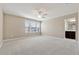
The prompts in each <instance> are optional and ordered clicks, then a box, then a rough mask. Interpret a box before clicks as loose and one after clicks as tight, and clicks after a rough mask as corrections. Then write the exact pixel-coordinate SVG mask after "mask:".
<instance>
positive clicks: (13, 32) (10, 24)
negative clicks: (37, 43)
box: [3, 14, 40, 39]
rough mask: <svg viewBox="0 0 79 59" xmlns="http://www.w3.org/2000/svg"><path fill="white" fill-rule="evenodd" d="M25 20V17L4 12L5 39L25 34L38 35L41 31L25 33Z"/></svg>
mask: <svg viewBox="0 0 79 59" xmlns="http://www.w3.org/2000/svg"><path fill="white" fill-rule="evenodd" d="M25 20H27V19H26V18H24V17H20V16H15V15H10V14H4V34H3V38H4V39H9V38H18V37H24V36H36V35H40V32H39V33H28V32H27V33H25Z"/></svg>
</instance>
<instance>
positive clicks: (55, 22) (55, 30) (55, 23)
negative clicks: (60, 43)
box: [42, 13, 77, 38]
mask: <svg viewBox="0 0 79 59" xmlns="http://www.w3.org/2000/svg"><path fill="white" fill-rule="evenodd" d="M72 17H76V18H77V13H73V14H69V15H64V16H60V17H57V18H54V19H50V20H47V21H43V22H42V34H43V35H51V36H54V37H59V38H65V24H64V20H65V19H67V18H72Z"/></svg>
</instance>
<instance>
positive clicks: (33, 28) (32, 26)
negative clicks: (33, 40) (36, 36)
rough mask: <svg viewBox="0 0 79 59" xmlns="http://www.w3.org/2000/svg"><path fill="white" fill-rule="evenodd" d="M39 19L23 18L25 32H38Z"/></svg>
mask: <svg viewBox="0 0 79 59" xmlns="http://www.w3.org/2000/svg"><path fill="white" fill-rule="evenodd" d="M40 25H41V22H40V21H34V20H25V32H26V33H27V32H30V33H32V32H40V29H41V28H40V27H41V26H40Z"/></svg>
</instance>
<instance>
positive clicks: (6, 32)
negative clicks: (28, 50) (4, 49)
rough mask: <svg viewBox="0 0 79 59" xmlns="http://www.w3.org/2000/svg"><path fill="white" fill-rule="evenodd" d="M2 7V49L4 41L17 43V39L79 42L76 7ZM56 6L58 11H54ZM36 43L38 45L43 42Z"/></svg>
mask: <svg viewBox="0 0 79 59" xmlns="http://www.w3.org/2000/svg"><path fill="white" fill-rule="evenodd" d="M2 5H3V6H2ZM2 5H1V6H0V46H3V43H4V41H10V40H14V39H15V41H16V40H17V39H16V38H22V37H24V38H28V37H32V38H34V37H42V36H47V37H48V38H44V39H50V38H51V37H54V38H59V39H62V40H71V41H74V40H75V41H76V42H79V21H78V20H79V9H78V6H77V7H75V6H76V5H74V4H70V5H65V4H64V5H63V4H55V5H54V4H39V3H38V4H11V5H10V4H2ZM78 5H79V4H78ZM28 6H29V7H28ZM42 6H44V7H42ZM55 6H56V7H57V8H54V7H55ZM38 7H39V8H38ZM35 8H36V9H35ZM69 8H70V9H69ZM49 36H50V38H49ZM36 39H38V41H39V42H41V41H40V40H42V39H41V38H36ZM39 39H40V40H39ZM35 42H36V41H35ZM46 42H47V41H46ZM48 42H49V41H48ZM33 43H34V42H33ZM53 43H54V42H53ZM66 43H67V42H66ZM34 44H35V43H34ZM13 48H14V47H13Z"/></svg>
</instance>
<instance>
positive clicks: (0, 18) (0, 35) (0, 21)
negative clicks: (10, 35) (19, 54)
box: [0, 6, 3, 47]
mask: <svg viewBox="0 0 79 59" xmlns="http://www.w3.org/2000/svg"><path fill="white" fill-rule="evenodd" d="M2 40H3V12H2V8H1V6H0V47H1V46H2Z"/></svg>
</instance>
